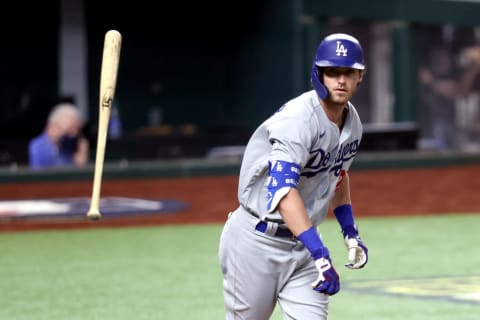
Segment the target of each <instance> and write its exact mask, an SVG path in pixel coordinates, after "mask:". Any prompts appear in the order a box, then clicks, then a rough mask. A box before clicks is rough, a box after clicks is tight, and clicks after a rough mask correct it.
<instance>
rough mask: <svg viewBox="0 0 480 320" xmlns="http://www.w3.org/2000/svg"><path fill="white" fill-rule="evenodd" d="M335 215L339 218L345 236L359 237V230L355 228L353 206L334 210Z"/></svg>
mask: <svg viewBox="0 0 480 320" xmlns="http://www.w3.org/2000/svg"><path fill="white" fill-rule="evenodd" d="M333 213H334V214H335V217H336V218H337V221H338V223H339V224H340V227H341V228H342V232H343V235H347V234H348V235H349V236H356V235H358V231H357V228H356V227H355V221H354V219H353V211H352V205H351V204H344V205H341V206H338V207H336V208H335V209H334V210H333Z"/></svg>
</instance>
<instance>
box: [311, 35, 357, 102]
mask: <svg viewBox="0 0 480 320" xmlns="http://www.w3.org/2000/svg"><path fill="white" fill-rule="evenodd" d="M322 67H346V68H354V69H359V70H364V69H365V64H364V62H363V49H362V46H361V45H360V42H359V41H358V40H357V39H356V38H355V37H353V36H351V35H348V34H345V33H334V34H331V35H329V36H327V37H325V38H324V39H323V40H322V42H320V45H319V46H318V49H317V54H316V55H315V60H314V61H313V66H312V85H313V87H314V89H315V90H316V91H317V93H318V95H319V96H320V98H322V99H325V98H326V97H327V96H328V91H327V89H326V88H325V86H324V85H323V83H322V81H321V77H320V74H321V73H320V71H319V70H318V69H319V68H322Z"/></svg>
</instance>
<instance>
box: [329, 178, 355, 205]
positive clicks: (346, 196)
mask: <svg viewBox="0 0 480 320" xmlns="http://www.w3.org/2000/svg"><path fill="white" fill-rule="evenodd" d="M351 203H352V201H351V198H350V178H349V176H348V173H347V172H345V175H344V177H343V180H342V181H341V182H340V184H339V185H338V187H337V189H336V190H335V194H334V195H333V198H332V199H331V200H330V208H332V209H335V208H337V207H338V206H341V205H344V204H351Z"/></svg>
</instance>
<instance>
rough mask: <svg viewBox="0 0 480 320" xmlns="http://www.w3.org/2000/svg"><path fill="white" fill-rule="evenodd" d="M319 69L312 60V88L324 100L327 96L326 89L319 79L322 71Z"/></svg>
mask: <svg viewBox="0 0 480 320" xmlns="http://www.w3.org/2000/svg"><path fill="white" fill-rule="evenodd" d="M319 69H320V68H318V67H317V66H316V64H315V62H314V63H313V65H312V75H311V82H312V86H313V88H314V89H315V91H316V92H317V95H318V96H319V97H320V99H322V100H324V99H326V98H327V97H328V90H327V88H326V87H325V85H324V84H323V82H322V80H321V78H322V73H321V71H320V70H319Z"/></svg>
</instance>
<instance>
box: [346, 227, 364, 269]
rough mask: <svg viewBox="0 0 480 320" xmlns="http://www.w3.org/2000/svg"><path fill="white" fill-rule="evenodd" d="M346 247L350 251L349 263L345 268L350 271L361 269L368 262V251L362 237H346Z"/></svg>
mask: <svg viewBox="0 0 480 320" xmlns="http://www.w3.org/2000/svg"><path fill="white" fill-rule="evenodd" d="M345 246H346V247H347V250H348V261H349V263H347V264H345V267H347V268H349V269H361V268H363V267H364V266H365V265H366V264H367V262H368V249H367V247H366V246H365V244H364V243H363V242H362V239H360V236H358V235H357V236H353V237H349V236H348V235H346V236H345Z"/></svg>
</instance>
